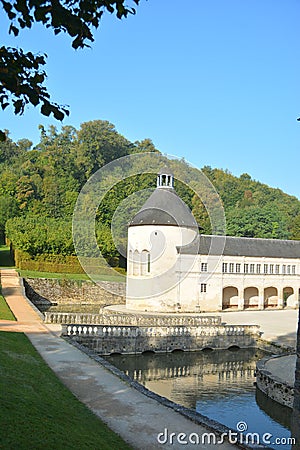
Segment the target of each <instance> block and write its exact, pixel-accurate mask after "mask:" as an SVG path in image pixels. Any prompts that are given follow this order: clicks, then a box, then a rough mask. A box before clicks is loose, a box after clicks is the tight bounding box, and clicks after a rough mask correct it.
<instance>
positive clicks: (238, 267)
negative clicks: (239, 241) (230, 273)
mask: <svg viewBox="0 0 300 450" xmlns="http://www.w3.org/2000/svg"><path fill="white" fill-rule="evenodd" d="M235 271H236V273H241V265H240V264H236V265H235Z"/></svg>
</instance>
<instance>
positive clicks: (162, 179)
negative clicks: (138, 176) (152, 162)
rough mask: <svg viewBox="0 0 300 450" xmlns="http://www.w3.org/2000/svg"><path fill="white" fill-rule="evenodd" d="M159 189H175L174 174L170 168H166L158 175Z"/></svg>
mask: <svg viewBox="0 0 300 450" xmlns="http://www.w3.org/2000/svg"><path fill="white" fill-rule="evenodd" d="M157 187H158V188H169V189H170V188H174V174H173V173H172V172H171V170H170V169H169V168H168V167H164V168H163V169H161V170H160V171H159V172H158V174H157Z"/></svg>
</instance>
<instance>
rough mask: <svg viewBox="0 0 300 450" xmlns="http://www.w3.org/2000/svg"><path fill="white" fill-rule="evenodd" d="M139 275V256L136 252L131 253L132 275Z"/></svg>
mask: <svg viewBox="0 0 300 450" xmlns="http://www.w3.org/2000/svg"><path fill="white" fill-rule="evenodd" d="M139 274H140V254H139V252H138V250H134V252H133V275H139Z"/></svg>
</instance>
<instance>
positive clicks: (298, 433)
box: [292, 310, 300, 450]
mask: <svg viewBox="0 0 300 450" xmlns="http://www.w3.org/2000/svg"><path fill="white" fill-rule="evenodd" d="M292 436H293V437H294V438H296V444H295V445H293V449H295V450H299V449H300V310H299V321H298V333H297V360H296V373H295V388H294V408H293V415H292Z"/></svg>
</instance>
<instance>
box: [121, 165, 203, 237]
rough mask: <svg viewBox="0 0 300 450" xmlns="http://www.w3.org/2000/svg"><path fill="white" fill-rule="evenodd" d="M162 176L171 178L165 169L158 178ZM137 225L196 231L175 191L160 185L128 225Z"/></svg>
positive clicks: (196, 227) (187, 211) (192, 217)
mask: <svg viewBox="0 0 300 450" xmlns="http://www.w3.org/2000/svg"><path fill="white" fill-rule="evenodd" d="M162 174H163V175H169V176H171V177H173V174H172V172H171V171H170V170H169V169H168V172H167V173H166V168H164V169H162V170H160V172H159V174H158V177H160V176H161V175H162ZM171 186H173V180H172V181H171ZM137 225H173V226H174V225H175V226H179V227H186V228H194V229H198V224H197V222H196V220H195V218H194V216H193V215H192V213H191V211H190V209H189V208H188V206H187V205H186V204H185V203H184V202H183V201H182V200H181V198H180V197H179V196H178V195H177V193H176V191H175V189H174V188H173V187H168V186H165V185H164V186H163V185H160V184H159V185H158V187H157V188H156V189H155V191H153V193H152V194H151V195H150V197H149V198H148V200H147V201H146V202H145V204H144V205H143V206H142V208H141V209H140V210H139V212H138V213H137V214H136V215H135V216H134V218H133V219H132V221H131V222H130V223H129V226H137Z"/></svg>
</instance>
